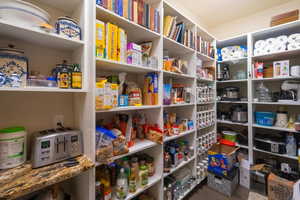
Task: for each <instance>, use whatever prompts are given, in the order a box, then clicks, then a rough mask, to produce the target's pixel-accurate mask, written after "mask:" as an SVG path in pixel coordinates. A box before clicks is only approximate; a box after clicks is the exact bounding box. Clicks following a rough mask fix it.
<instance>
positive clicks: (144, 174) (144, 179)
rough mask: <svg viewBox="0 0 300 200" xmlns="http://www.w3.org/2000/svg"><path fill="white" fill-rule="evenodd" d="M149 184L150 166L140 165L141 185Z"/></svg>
mask: <svg viewBox="0 0 300 200" xmlns="http://www.w3.org/2000/svg"><path fill="white" fill-rule="evenodd" d="M147 184H148V168H147V166H146V165H141V166H140V185H141V186H146V185H147Z"/></svg>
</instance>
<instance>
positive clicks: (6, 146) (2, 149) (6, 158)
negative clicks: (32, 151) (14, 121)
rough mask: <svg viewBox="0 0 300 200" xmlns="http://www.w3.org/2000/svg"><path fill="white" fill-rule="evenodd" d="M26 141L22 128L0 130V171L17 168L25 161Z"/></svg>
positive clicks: (25, 134)
mask: <svg viewBox="0 0 300 200" xmlns="http://www.w3.org/2000/svg"><path fill="white" fill-rule="evenodd" d="M26 140H27V133H26V131H25V128H24V127H9V128H4V129H0V169H9V168H13V167H17V166H19V165H21V164H23V163H24V162H25V161H26Z"/></svg>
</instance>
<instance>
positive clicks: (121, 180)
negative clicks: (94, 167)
mask: <svg viewBox="0 0 300 200" xmlns="http://www.w3.org/2000/svg"><path fill="white" fill-rule="evenodd" d="M127 194H128V177H127V175H126V173H125V169H124V168H121V169H120V173H119V175H118V179H117V186H116V197H117V199H119V200H122V199H125V198H126V196H127Z"/></svg>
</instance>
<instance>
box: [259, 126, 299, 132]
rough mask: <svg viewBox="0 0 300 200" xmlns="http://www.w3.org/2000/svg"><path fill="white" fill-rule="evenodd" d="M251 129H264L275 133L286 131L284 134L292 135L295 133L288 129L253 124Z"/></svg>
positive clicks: (293, 130)
mask: <svg viewBox="0 0 300 200" xmlns="http://www.w3.org/2000/svg"><path fill="white" fill-rule="evenodd" d="M253 127H255V128H264V129H271V130H277V131H286V132H292V133H297V132H298V131H296V130H295V129H290V128H280V127H276V126H262V125H258V124H253Z"/></svg>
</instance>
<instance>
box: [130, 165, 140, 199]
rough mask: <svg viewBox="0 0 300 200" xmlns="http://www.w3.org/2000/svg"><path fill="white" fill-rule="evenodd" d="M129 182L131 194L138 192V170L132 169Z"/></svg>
mask: <svg viewBox="0 0 300 200" xmlns="http://www.w3.org/2000/svg"><path fill="white" fill-rule="evenodd" d="M128 179H129V180H128V181H129V192H130V193H134V192H136V190H137V185H138V181H137V180H138V178H137V174H136V169H135V168H134V167H131V168H130V176H129V178H128Z"/></svg>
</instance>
